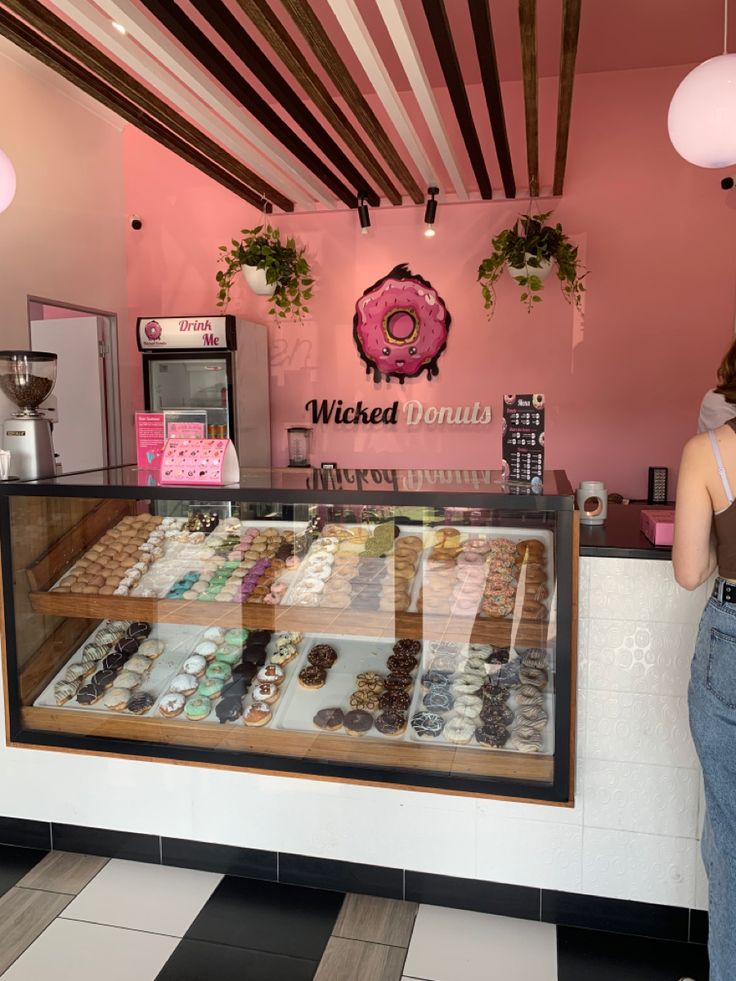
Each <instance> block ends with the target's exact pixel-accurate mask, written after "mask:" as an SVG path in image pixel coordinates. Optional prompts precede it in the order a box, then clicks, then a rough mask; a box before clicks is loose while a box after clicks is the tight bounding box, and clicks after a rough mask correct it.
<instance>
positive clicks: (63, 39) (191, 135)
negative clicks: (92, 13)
mask: <svg viewBox="0 0 736 981" xmlns="http://www.w3.org/2000/svg"><path fill="white" fill-rule="evenodd" d="M4 3H5V6H6V7H8V8H9V9H10V10H11V11H13V12H14V13H15V14H17V15H18V16H20V17H22V18H23V20H25V21H26V22H27V23H28V24H30V25H31V27H33V28H34V29H35V30H36V31H38V32H39V33H41V34H43V35H44V37H46V38H47V39H48V40H50V41H51V42H53V43H54V44H56V45H57V46H58V47H60V48H61V49H62V51H65V52H66V53H67V54H68V55H71V56H72V57H73V58H76V59H77V60H78V61H79V62H81V63H82V64H83V65H84V66H85V67H86V68H89V69H90V70H91V71H93V72H94V73H95V74H96V75H99V76H100V78H101V79H102V80H103V81H105V82H107V83H108V84H109V85H110V86H111V87H112V88H114V89H115V90H116V91H117V92H120V94H121V95H123V96H124V97H126V98H128V99H130V100H131V101H132V102H134V103H136V105H138V106H140V107H141V108H142V109H144V110H145V111H146V112H147V113H149V114H150V115H151V116H152V117H153V118H154V119H155V120H157V121H158V122H159V123H163V124H164V125H166V126H167V127H168V128H169V129H170V130H171V131H172V132H174V133H176V135H177V136H179V137H180V138H182V139H184V140H186V141H187V142H188V143H191V145H192V146H193V147H195V148H196V149H197V150H199V151H200V152H201V153H203V154H205V155H206V156H208V157H210V158H211V159H212V160H213V161H214V162H215V163H216V164H217V165H218V166H219V167H222V169H223V170H227V171H230V173H231V174H232V175H233V177H235V178H236V180H238V181H239V182H240V183H243V184H247V185H248V186H249V187H251V188H252V189H253V191H254V192H257V193H258V194H260V195H261V197H262V198H265V199H267V200H268V201H271V202H272V203H273V204H275V205H277V206H278V207H279V208H281V209H282V210H284V211H293V210H294V202H293V201H291V200H290V199H289V198H287V197H286V196H285V195H284V194H282V193H281V192H280V191H277V190H276V188H275V187H271V185H270V184H268V183H267V182H266V181H264V180H263V178H261V177H259V176H258V175H257V174H256V173H255V172H254V171H252V170H251V169H250V168H249V167H246V166H245V165H244V164H242V163H241V162H240V161H239V160H237V159H236V158H235V157H233V156H231V155H230V154H229V153H227V151H225V150H223V149H222V147H220V146H219V145H218V144H217V143H215V142H214V140H211V139H210V138H209V137H208V136H206V135H205V134H204V133H202V132H201V131H200V130H198V129H197V127H196V126H193V125H192V124H191V123H190V122H189V121H188V120H186V119H185V118H184V117H183V116H181V115H180V114H179V113H178V112H176V111H175V110H174V109H172V108H171V106H170V105H169V104H168V103H166V102H164V101H163V99H159V98H158V96H156V95H154V94H153V93H152V92H149V90H148V89H147V88H146V87H145V86H144V85H141V83H140V82H139V81H138V80H137V79H135V78H133V76H132V75H129V74H128V73H127V72H126V71H124V70H123V69H122V68H120V66H119V65H117V64H116V63H115V62H114V61H113V60H112V59H111V58H108V57H107V55H105V54H103V52H102V51H100V49H99V48H96V47H95V45H94V44H91V43H90V42H89V41H88V40H87V39H86V38H85V37H83V36H82V35H81V34H78V33H77V31H75V30H74V29H73V28H72V27H70V26H69V25H68V24H67V23H66V21H64V20H62V19H61V18H60V17H57V16H56V14H54V13H52V12H51V11H50V10H49V9H48V8H47V7H44V5H43V4H42V3H39V2H38V0H4Z"/></svg>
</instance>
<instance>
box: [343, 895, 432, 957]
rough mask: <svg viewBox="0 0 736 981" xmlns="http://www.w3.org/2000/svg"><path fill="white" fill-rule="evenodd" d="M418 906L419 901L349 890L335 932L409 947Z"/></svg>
mask: <svg viewBox="0 0 736 981" xmlns="http://www.w3.org/2000/svg"><path fill="white" fill-rule="evenodd" d="M418 909H419V907H418V905H417V903H404V902H402V901H401V900H399V899H380V898H379V897H377V896H358V895H354V894H353V893H348V895H347V896H346V897H345V901H344V902H343V904H342V909H341V910H340V915H339V916H338V918H337V922H336V923H335V929H334V930H333V931H332V935H333V936H334V937H342V938H343V939H346V940H363V941H367V942H369V943H374V944H386V945H388V946H390V947H404V948H406V947H408V946H409V941H410V940H411V932H412V930H413V929H414V920H415V918H416V915H417V910H418Z"/></svg>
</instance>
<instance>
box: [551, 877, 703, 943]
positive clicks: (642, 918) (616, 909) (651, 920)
mask: <svg viewBox="0 0 736 981" xmlns="http://www.w3.org/2000/svg"><path fill="white" fill-rule="evenodd" d="M542 920H543V921H544V922H545V923H557V924H558V925H559V926H571V927H585V928H587V929H589V930H605V931H607V932H609V933H626V934H629V935H631V936H636V937H655V938H657V939H660V940H688V934H689V921H690V916H689V910H687V909H683V908H682V907H679V906H659V905H657V904H656V903H636V902H632V901H631V900H624V899H606V898H605V897H603V896H583V895H578V894H577V893H571V892H555V891H553V890H547V889H543V890H542Z"/></svg>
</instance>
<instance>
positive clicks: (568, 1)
mask: <svg viewBox="0 0 736 981" xmlns="http://www.w3.org/2000/svg"><path fill="white" fill-rule="evenodd" d="M581 6H582V4H581V0H563V5H562V44H561V53H560V90H559V96H558V103H557V145H556V150H555V176H554V183H553V185H552V193H553V194H562V189H563V187H564V186H565V168H566V166H567V146H568V140H569V137H570V116H571V114H572V91H573V84H574V82H575V60H576V58H577V53H578V36H579V34H580V12H581Z"/></svg>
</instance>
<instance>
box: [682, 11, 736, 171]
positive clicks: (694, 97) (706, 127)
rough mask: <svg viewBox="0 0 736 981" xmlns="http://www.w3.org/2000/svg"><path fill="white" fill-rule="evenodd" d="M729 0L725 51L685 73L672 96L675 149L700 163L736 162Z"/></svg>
mask: <svg viewBox="0 0 736 981" xmlns="http://www.w3.org/2000/svg"><path fill="white" fill-rule="evenodd" d="M727 38H728V0H725V3H724V16H723V54H721V55H717V56H716V57H715V58H710V59H709V60H708V61H704V62H703V63H702V64H701V65H698V66H697V67H696V68H693V70H692V71H691V72H690V74H689V75H686V76H685V78H684V79H683V80H682V81H681V82H680V84H679V86H678V87H677V90H676V92H675V94H674V95H673V96H672V102H671V103H670V109H669V114H668V116H667V128H668V130H669V134H670V140H671V141H672V145H673V146H674V148H675V150H677V152H678V153H679V154H680V156H681V157H684V158H685V160H687V161H689V162H690V163H692V164H695V165H696V166H697V167H730V166H732V165H733V164H736V128H735V127H734V125H733V120H734V117H735V116H736V54H728V48H727Z"/></svg>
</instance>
